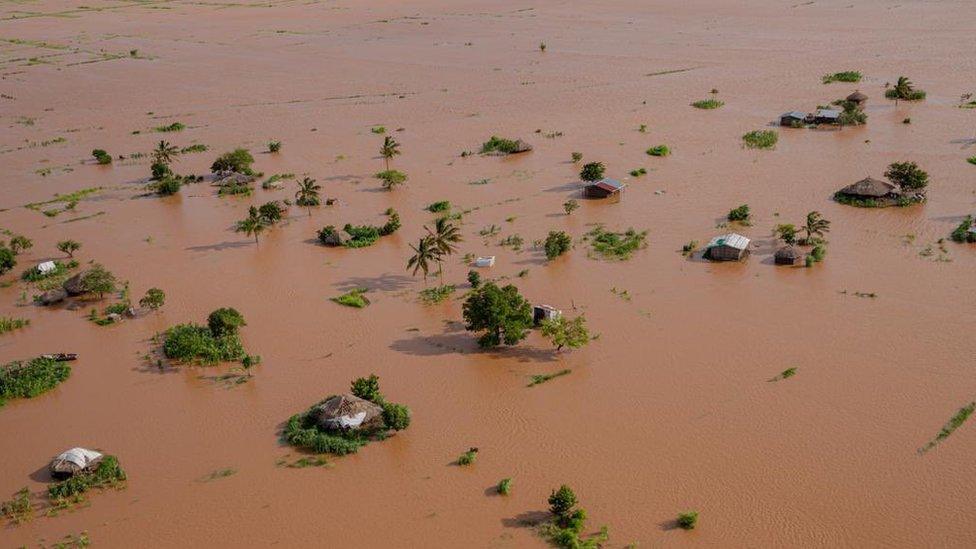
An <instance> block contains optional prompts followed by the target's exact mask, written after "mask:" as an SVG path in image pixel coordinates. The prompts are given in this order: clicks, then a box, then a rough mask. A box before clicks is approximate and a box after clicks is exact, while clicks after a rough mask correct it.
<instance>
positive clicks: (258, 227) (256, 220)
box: [234, 206, 267, 246]
mask: <svg viewBox="0 0 976 549" xmlns="http://www.w3.org/2000/svg"><path fill="white" fill-rule="evenodd" d="M266 228H267V221H266V220H265V219H264V218H263V217H261V214H259V213H258V209H257V208H255V207H254V206H251V209H250V212H249V214H248V216H247V217H246V218H244V219H242V220H241V221H238V222H237V227H236V228H235V229H234V230H235V231H236V232H239V233H244V234H246V235H247V236H253V237H254V243H255V244H256V245H258V246H260V245H261V243H260V242H258V235H259V234H261V233H262V232H264V229H266Z"/></svg>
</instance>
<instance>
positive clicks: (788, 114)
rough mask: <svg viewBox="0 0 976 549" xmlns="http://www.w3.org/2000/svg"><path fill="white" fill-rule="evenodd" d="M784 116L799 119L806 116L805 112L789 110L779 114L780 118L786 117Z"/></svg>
mask: <svg viewBox="0 0 976 549" xmlns="http://www.w3.org/2000/svg"><path fill="white" fill-rule="evenodd" d="M786 117H790V118H799V119H800V120H803V119H804V118H806V117H807V113H805V112H800V111H790V112H784V113H783V114H782V115H780V118H786Z"/></svg>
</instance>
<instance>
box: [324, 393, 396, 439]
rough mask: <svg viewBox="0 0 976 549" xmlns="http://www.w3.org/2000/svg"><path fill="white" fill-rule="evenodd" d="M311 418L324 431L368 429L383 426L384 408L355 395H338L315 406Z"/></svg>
mask: <svg viewBox="0 0 976 549" xmlns="http://www.w3.org/2000/svg"><path fill="white" fill-rule="evenodd" d="M311 418H312V420H314V421H315V424H316V425H318V426H319V427H320V428H322V429H333V430H335V429H368V428H373V427H382V426H383V408H382V407H381V406H379V405H378V404H376V403H373V402H370V401H368V400H364V399H362V398H359V397H357V396H354V395H350V394H344V395H336V396H332V397H329V398H327V399H325V400H324V401H322V403H321V404H318V405H317V406H315V407H314V408H313V409H312V412H311Z"/></svg>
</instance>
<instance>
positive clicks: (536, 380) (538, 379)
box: [526, 368, 573, 387]
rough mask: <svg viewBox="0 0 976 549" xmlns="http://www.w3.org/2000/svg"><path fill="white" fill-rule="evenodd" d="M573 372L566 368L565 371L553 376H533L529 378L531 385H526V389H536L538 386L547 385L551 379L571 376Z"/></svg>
mask: <svg viewBox="0 0 976 549" xmlns="http://www.w3.org/2000/svg"><path fill="white" fill-rule="evenodd" d="M572 372H573V371H572V370H570V369H569V368H566V369H565V370H559V371H558V372H556V373H553V374H535V375H533V376H531V377H530V378H529V379H530V381H529V384H528V385H526V387H535V386H536V385H540V384H542V383H545V382H547V381H549V380H550V379H556V378H557V377H562V376H565V375H569V374H571V373H572Z"/></svg>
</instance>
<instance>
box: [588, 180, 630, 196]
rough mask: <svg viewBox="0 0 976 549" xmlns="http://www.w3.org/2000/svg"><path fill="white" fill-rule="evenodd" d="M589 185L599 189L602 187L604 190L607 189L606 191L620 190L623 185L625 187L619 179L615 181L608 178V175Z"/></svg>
mask: <svg viewBox="0 0 976 549" xmlns="http://www.w3.org/2000/svg"><path fill="white" fill-rule="evenodd" d="M590 186H591V187H597V188H599V189H603V190H604V191H607V192H608V193H615V192H618V191H620V190H621V189H623V188H624V187H626V185H624V184H623V183H621V182H620V181H617V180H616V179H610V178H609V177H607V178H604V179H601V180H599V181H597V182H596V183H593V184H592V185H590Z"/></svg>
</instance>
